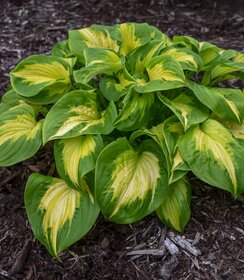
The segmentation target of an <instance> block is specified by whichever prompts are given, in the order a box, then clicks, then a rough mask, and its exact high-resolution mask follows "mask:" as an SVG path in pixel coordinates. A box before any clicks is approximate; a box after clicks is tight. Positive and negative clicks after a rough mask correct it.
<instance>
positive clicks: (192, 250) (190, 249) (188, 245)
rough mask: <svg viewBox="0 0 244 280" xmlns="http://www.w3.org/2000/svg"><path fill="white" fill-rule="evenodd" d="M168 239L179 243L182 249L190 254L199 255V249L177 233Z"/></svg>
mask: <svg viewBox="0 0 244 280" xmlns="http://www.w3.org/2000/svg"><path fill="white" fill-rule="evenodd" d="M170 239H171V240H172V241H173V242H174V243H176V244H177V245H179V246H180V247H181V248H182V249H184V250H186V251H188V252H189V253H190V254H192V255H194V256H196V257H197V256H199V255H201V251H200V250H199V249H197V248H196V247H195V246H194V245H192V244H191V243H190V242H188V241H187V240H185V239H183V238H181V237H180V236H179V235H175V236H170Z"/></svg>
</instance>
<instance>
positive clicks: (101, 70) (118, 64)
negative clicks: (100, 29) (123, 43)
mask: <svg viewBox="0 0 244 280" xmlns="http://www.w3.org/2000/svg"><path fill="white" fill-rule="evenodd" d="M84 56H85V62H86V67H82V68H81V69H79V70H77V71H75V72H74V76H75V80H76V82H81V83H87V82H89V81H90V80H91V79H92V78H94V77H95V76H97V75H98V74H107V75H113V73H117V72H118V71H119V70H121V68H123V62H122V59H121V58H120V57H119V56H118V55H117V54H116V53H115V52H114V51H112V50H107V49H85V50H84Z"/></svg>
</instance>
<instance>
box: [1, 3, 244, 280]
mask: <svg viewBox="0 0 244 280" xmlns="http://www.w3.org/2000/svg"><path fill="white" fill-rule="evenodd" d="M225 2H226V1H225ZM229 2H231V1H229ZM241 2H242V1H241V0H240V1H239V2H238V1H235V3H237V5H238V3H239V4H240V5H241ZM202 3H205V4H202ZM219 3H221V1H217V2H216V1H209V2H208V1H200V2H199V1H197V2H196V1H189V4H188V2H187V1H185V2H183V1H181V2H178V1H173V0H172V1H156V0H151V1H150V0H142V1H137V0H130V1H125V0H117V1H112V0H87V1H78V0H77V1H75V0H66V1H58V0H54V1H47V0H41V1H37V0H30V1H28V0H23V1H21V0H18V1H17V0H16V1H3V0H1V1H0V93H1V95H2V94H4V92H5V91H6V90H7V88H8V85H9V74H8V73H9V71H11V69H13V67H14V65H15V64H17V63H18V62H19V61H20V60H21V59H23V58H25V57H27V56H28V55H30V54H41V53H49V52H50V49H51V47H52V46H53V45H54V44H55V43H57V42H58V41H60V40H62V39H64V38H66V37H67V31H68V29H75V28H82V27H85V26H89V25H91V24H94V23H96V24H106V25H110V24H115V23H119V22H128V21H130V22H148V23H149V24H152V25H154V26H156V27H158V28H159V29H160V30H161V31H163V32H165V33H167V34H168V35H169V36H173V35H191V36H193V37H195V38H197V39H199V40H207V41H210V42H213V43H215V44H217V45H218V46H220V47H223V48H233V49H236V50H239V51H242V52H243V51H244V49H243V48H244V45H243V42H244V40H243V39H244V20H243V10H242V8H243V7H241V6H233V5H232V7H228V5H225V6H221V4H219ZM51 151H52V147H51V144H49V145H46V146H45V147H43V148H42V150H41V151H40V152H39V153H38V154H37V155H36V156H35V157H33V158H32V159H29V160H26V161H24V162H23V163H20V164H17V165H15V166H13V167H9V168H1V169H0V279H6V280H8V279H13V280H15V279H25V280H30V279H33V280H39V279H45V280H61V279H62V280H71V279H74V280H78V279H85V280H98V279H111V280H120V279H127V280H130V279H133V280H135V279H140V280H144V279H149V280H151V279H173V280H181V279H182V280H183V279H184V280H186V279H188V280H191V279H194V280H195V279H196V280H197V279H204V280H208V279H214V280H221V279H228V280H243V279H244V207H243V204H242V202H241V201H238V200H234V199H233V198H232V197H231V196H230V195H229V194H228V193H226V192H224V191H221V190H217V189H214V188H211V187H209V186H207V185H205V184H204V183H202V182H200V181H198V180H197V179H196V178H195V177H194V176H191V178H190V179H191V182H192V185H193V198H192V218H191V220H190V222H189V224H188V226H187V228H186V230H185V232H184V233H183V234H178V233H176V232H173V231H171V230H169V229H167V228H166V227H165V226H164V225H163V224H162V223H161V222H160V221H158V220H157V218H156V217H155V216H148V217H146V218H145V219H143V220H142V221H140V222H137V223H134V224H131V225H116V224H114V223H110V222H107V221H105V220H104V219H103V218H102V217H99V219H98V221H97V222H96V225H95V226H94V227H93V228H92V230H91V231H90V232H89V234H88V235H87V236H86V237H84V238H82V239H81V240H80V241H78V242H77V243H76V244H75V245H73V246H71V247H70V248H69V249H68V250H65V251H64V252H63V253H62V254H61V256H60V258H61V262H58V261H57V260H55V259H53V258H52V257H51V256H50V255H49V254H48V252H47V250H46V249H45V248H44V246H42V245H41V244H40V243H39V242H38V241H37V240H36V239H35V238H34V236H33V233H32V231H31V228H30V225H29V222H28V220H27V217H26V212H25V208H24V204H23V193H24V186H25V182H26V180H27V178H28V176H29V175H30V173H31V172H33V171H35V172H41V173H43V174H49V175H52V174H53V173H54V162H53V157H52V153H51Z"/></svg>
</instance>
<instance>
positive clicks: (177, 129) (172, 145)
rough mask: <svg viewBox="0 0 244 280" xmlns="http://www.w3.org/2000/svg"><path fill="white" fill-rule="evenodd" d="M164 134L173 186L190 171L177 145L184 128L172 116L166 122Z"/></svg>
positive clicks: (169, 173)
mask: <svg viewBox="0 0 244 280" xmlns="http://www.w3.org/2000/svg"><path fill="white" fill-rule="evenodd" d="M162 133H163V139H164V141H165V146H166V149H167V153H164V154H165V156H166V159H167V167H168V168H167V169H168V175H169V177H168V180H169V184H171V183H173V182H175V181H177V180H179V179H180V178H181V177H182V176H184V175H185V174H186V173H187V172H188V171H189V167H188V166H187V164H186V163H185V161H184V159H183V158H182V155H181V153H180V151H179V149H178V145H177V141H178V139H179V138H180V136H182V135H183V134H184V127H183V126H182V124H181V123H180V122H179V120H178V119H177V117H176V116H172V117H169V118H168V119H166V120H165V121H164V123H163V127H162Z"/></svg>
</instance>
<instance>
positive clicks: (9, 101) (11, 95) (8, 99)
mask: <svg viewBox="0 0 244 280" xmlns="http://www.w3.org/2000/svg"><path fill="white" fill-rule="evenodd" d="M20 104H25V101H24V100H23V99H21V98H20V97H19V96H18V95H17V94H16V92H15V91H14V90H13V89H10V90H9V91H7V92H6V93H5V94H4V95H3V97H2V101H1V103H0V115H1V114H2V113H5V112H7V111H8V110H9V109H11V108H13V107H15V106H18V105H20Z"/></svg>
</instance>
